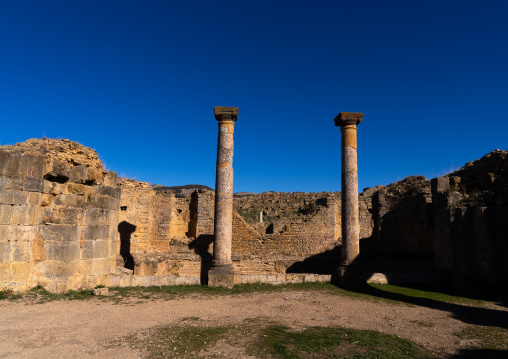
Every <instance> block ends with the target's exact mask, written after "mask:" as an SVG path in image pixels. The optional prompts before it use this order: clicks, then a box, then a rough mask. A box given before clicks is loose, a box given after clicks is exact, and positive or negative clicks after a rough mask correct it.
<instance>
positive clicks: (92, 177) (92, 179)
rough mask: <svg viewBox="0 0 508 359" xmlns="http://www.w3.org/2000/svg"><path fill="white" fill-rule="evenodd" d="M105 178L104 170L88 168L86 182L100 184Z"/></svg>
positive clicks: (90, 184)
mask: <svg viewBox="0 0 508 359" xmlns="http://www.w3.org/2000/svg"><path fill="white" fill-rule="evenodd" d="M102 180H103V174H102V171H101V170H99V169H98V168H95V167H88V168H87V169H86V184H87V185H89V186H92V185H95V184H99V183H101V182H102Z"/></svg>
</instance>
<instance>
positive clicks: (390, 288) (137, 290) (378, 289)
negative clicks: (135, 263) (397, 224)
mask: <svg viewBox="0 0 508 359" xmlns="http://www.w3.org/2000/svg"><path fill="white" fill-rule="evenodd" d="M109 289H110V294H111V296H107V297H102V296H97V297H96V296H92V295H91V293H90V291H88V290H82V291H68V292H67V293H64V294H54V293H50V292H48V291H46V290H45V289H44V288H42V287H40V286H38V287H35V288H33V289H32V290H30V291H28V292H25V293H14V292H12V291H0V300H11V301H15V300H23V299H26V300H28V301H30V302H36V303H39V302H47V301H50V300H85V299H90V298H97V299H100V300H103V301H108V300H111V301H113V302H116V303H121V302H122V301H124V300H129V299H137V300H145V301H149V300H158V299H161V300H173V299H177V298H182V297H187V296H189V295H199V296H225V295H242V294H252V293H267V292H287V291H313V292H322V293H327V294H331V295H341V296H347V297H350V298H354V299H359V300H370V301H383V302H387V303H391V304H400V303H405V304H409V305H411V303H412V302H413V300H414V302H415V303H417V301H418V299H429V300H433V301H439V302H446V303H457V304H466V305H473V306H483V305H484V301H483V300H480V299H477V298H475V296H477V294H478V293H473V292H471V293H470V295H469V296H460V293H458V294H457V295H455V294H450V293H448V294H446V293H443V291H439V288H433V287H429V288H427V289H426V290H424V289H415V288H408V287H400V286H395V285H388V284H370V285H368V286H365V287H363V288H361V290H356V291H352V290H346V289H342V288H339V287H337V286H334V285H332V284H329V283H299V284H286V285H270V284H241V285H235V286H234V287H233V288H232V289H226V288H220V287H208V286H206V285H180V286H154V287H123V288H122V287H113V288H109ZM463 295H468V294H467V293H465V294H463ZM499 295H502V297H499V296H496V295H495V293H493V294H491V298H492V299H496V298H497V299H499V301H502V300H505V299H500V298H506V293H504V292H503V293H500V294H499Z"/></svg>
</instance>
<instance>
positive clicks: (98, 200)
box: [0, 139, 508, 292]
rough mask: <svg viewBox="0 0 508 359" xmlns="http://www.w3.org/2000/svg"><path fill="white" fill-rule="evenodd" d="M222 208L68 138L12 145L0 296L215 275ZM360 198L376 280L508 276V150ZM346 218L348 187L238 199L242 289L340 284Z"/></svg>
mask: <svg viewBox="0 0 508 359" xmlns="http://www.w3.org/2000/svg"><path fill="white" fill-rule="evenodd" d="M362 163H368V160H364V162H362ZM365 165H367V164H363V165H362V166H365ZM214 203H215V193H214V192H213V191H206V190H199V191H195V192H194V193H192V194H191V195H190V196H189V197H185V198H176V197H175V195H174V193H173V192H172V191H169V190H157V189H154V188H152V187H151V185H150V184H149V183H147V182H139V181H135V180H130V179H125V178H117V177H116V174H115V173H114V172H108V171H106V170H105V169H104V167H103V166H102V163H101V161H100V160H99V158H98V156H97V153H96V152H95V151H93V150H91V149H89V148H87V147H84V146H82V145H79V144H77V143H75V142H72V141H69V140H52V139H42V140H39V139H31V140H28V141H26V142H24V143H20V144H16V145H14V146H0V290H5V289H12V290H28V289H30V288H32V287H34V286H37V285H42V286H44V287H45V288H46V289H48V290H50V291H53V292H64V291H67V290H69V289H82V288H86V289H93V288H95V287H96V286H98V285H105V286H130V285H171V284H198V283H205V282H207V280H208V271H209V270H210V268H211V266H212V260H213V238H214V237H213V235H214V208H215V205H214ZM358 206H359V207H358V208H359V221H360V232H359V238H360V248H361V250H360V259H361V263H362V266H364V271H365V272H366V273H367V274H369V275H370V279H369V280H371V281H381V282H383V281H388V282H393V283H395V282H397V281H403V280H419V279H421V280H427V279H428V278H431V279H441V280H445V281H447V282H450V283H453V284H454V285H458V286H464V285H474V284H478V283H480V284H504V283H506V282H507V280H508V260H507V259H508V151H499V150H496V151H493V152H491V153H489V154H487V155H486V156H484V157H483V158H481V159H479V160H477V161H474V162H470V163H468V164H466V165H465V166H464V167H463V168H462V169H460V170H459V171H456V172H454V173H451V174H449V175H446V176H444V177H439V178H435V179H432V180H430V181H429V180H427V179H425V178H424V177H422V176H413V177H408V178H406V179H404V180H402V181H399V182H397V183H393V184H390V185H387V186H377V187H374V188H368V189H364V191H363V193H361V194H360V195H359V197H358ZM260 213H262V214H263V215H262V218H263V220H262V222H260ZM341 215H342V205H341V195H340V193H339V192H321V193H281V192H267V193H262V194H254V195H245V196H239V197H235V198H234V199H233V214H232V216H233V219H232V224H233V228H232V243H231V260H232V265H233V268H234V281H235V283H250V282H266V283H287V282H302V281H329V280H330V274H331V273H332V271H333V269H334V268H336V267H337V266H338V265H339V264H340V263H341V259H342V257H341V245H342V233H341Z"/></svg>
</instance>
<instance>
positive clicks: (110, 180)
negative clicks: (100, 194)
mask: <svg viewBox="0 0 508 359" xmlns="http://www.w3.org/2000/svg"><path fill="white" fill-rule="evenodd" d="M116 178H117V176H116V172H113V171H109V172H108V173H106V176H104V184H105V185H106V186H116Z"/></svg>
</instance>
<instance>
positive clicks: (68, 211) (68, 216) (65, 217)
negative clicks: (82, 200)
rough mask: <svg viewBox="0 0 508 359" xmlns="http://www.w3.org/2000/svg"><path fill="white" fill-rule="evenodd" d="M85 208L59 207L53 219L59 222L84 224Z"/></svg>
mask: <svg viewBox="0 0 508 359" xmlns="http://www.w3.org/2000/svg"><path fill="white" fill-rule="evenodd" d="M84 218H85V210H84V209H83V208H72V207H70V208H59V209H58V210H56V211H55V212H54V215H53V219H54V220H55V222H57V223H59V224H72V225H78V226H79V225H82V224H83V223H84Z"/></svg>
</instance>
